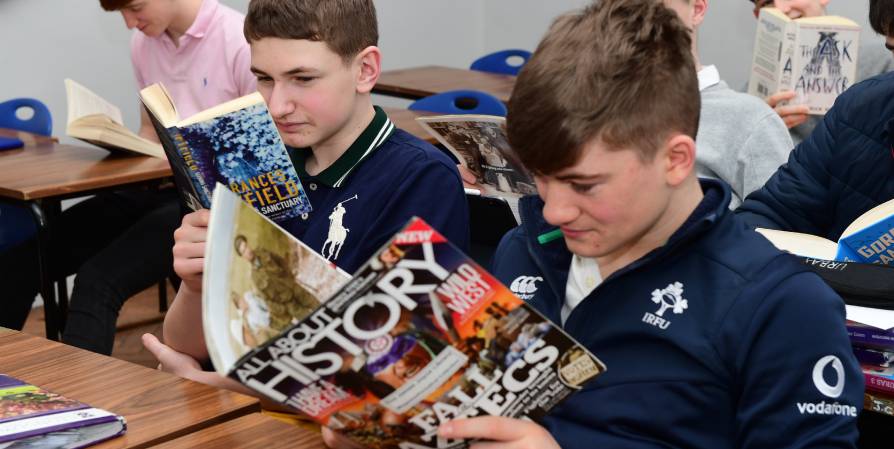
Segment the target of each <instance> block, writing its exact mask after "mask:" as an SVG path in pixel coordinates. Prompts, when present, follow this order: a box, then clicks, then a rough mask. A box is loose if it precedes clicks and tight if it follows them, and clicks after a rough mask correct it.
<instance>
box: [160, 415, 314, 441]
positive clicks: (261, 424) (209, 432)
mask: <svg viewBox="0 0 894 449" xmlns="http://www.w3.org/2000/svg"><path fill="white" fill-rule="evenodd" d="M155 447H156V449H192V448H196V447H200V448H202V449H231V448H240V449H242V448H245V449H252V448H258V449H278V448H283V449H286V448H288V449H292V448H301V449H318V448H319V449H324V448H325V447H326V445H325V444H323V439H322V438H321V437H320V434H319V433H317V432H313V431H310V430H307V429H303V428H301V427H297V426H293V425H289V424H286V423H284V422H282V421H278V420H276V419H274V418H271V417H269V416H266V415H262V414H260V413H252V414H251V415H247V416H242V417H240V418H237V419H234V420H232V421H227V422H225V423H222V424H218V425H216V426H214V427H209V428H207V429H203V430H200V431H198V432H194V433H190V434H188V435H184V436H182V437H180V438H177V439H176V440H171V441H168V442H166V443H164V444H162V445H160V446H155Z"/></svg>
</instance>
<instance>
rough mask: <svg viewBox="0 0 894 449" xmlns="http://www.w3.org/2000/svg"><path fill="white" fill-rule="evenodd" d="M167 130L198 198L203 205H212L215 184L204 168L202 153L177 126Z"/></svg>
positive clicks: (207, 206)
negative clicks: (208, 177)
mask: <svg viewBox="0 0 894 449" xmlns="http://www.w3.org/2000/svg"><path fill="white" fill-rule="evenodd" d="M167 132H168V133H169V134H170V136H171V140H173V142H174V145H175V146H176V148H177V154H178V155H179V156H180V160H182V161H183V163H184V165H185V167H186V172H187V173H188V174H189V178H190V180H191V182H192V186H193V191H194V192H195V194H196V195H198V200H199V201H200V202H201V203H202V207H205V208H209V207H211V189H212V186H213V185H214V184H213V182H211V181H210V180H209V179H207V177H206V175H205V173H204V172H205V171H206V170H203V168H204V167H203V165H204V164H203V163H202V162H203V161H202V159H201V155H200V154H198V152H197V151H196V149H195V148H193V147H192V146H191V145H190V144H189V142H188V141H187V140H186V139H185V138H184V137H183V133H182V132H181V131H180V130H179V129H177V128H174V127H172V128H170V129H168V130H167Z"/></svg>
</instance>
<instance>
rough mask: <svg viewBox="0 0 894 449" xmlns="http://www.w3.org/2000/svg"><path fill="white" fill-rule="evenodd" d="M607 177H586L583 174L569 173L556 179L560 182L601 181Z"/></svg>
mask: <svg viewBox="0 0 894 449" xmlns="http://www.w3.org/2000/svg"><path fill="white" fill-rule="evenodd" d="M606 177H607V175H604V174H601V173H599V174H595V175H585V174H583V173H568V174H564V175H558V176H556V177H555V178H556V179H557V180H559V181H601V180H603V179H605V178H606Z"/></svg>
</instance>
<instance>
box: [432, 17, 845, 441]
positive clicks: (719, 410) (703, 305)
mask: <svg viewBox="0 0 894 449" xmlns="http://www.w3.org/2000/svg"><path fill="white" fill-rule="evenodd" d="M690 39H691V38H690V36H689V32H688V31H687V29H686V28H685V26H684V24H683V23H682V22H681V21H680V20H679V18H678V17H677V15H676V14H675V13H674V12H673V11H671V10H670V9H668V8H667V7H665V6H664V5H662V3H661V2H660V1H658V0H601V1H598V2H596V3H594V4H593V5H591V6H589V7H587V8H586V9H584V10H583V11H581V12H578V13H574V14H569V15H567V16H563V17H561V18H559V19H558V20H557V21H556V22H555V23H554V24H553V26H552V28H551V29H550V31H549V32H548V33H547V35H546V37H545V38H544V39H543V41H542V42H541V43H540V45H539V47H538V49H537V51H536V52H535V53H534V55H533V56H532V58H531V59H530V60H529V61H528V62H527V64H526V65H525V67H524V69H523V70H522V71H521V73H520V74H519V77H518V80H517V82H516V85H515V90H514V92H513V94H512V97H511V99H510V103H509V113H508V115H507V128H508V135H509V140H510V143H511V146H512V148H513V149H514V150H515V151H516V153H517V154H518V156H519V157H520V159H521V161H522V162H523V163H524V164H525V165H526V166H527V167H528V168H529V169H530V170H531V171H532V172H533V173H534V174H535V178H536V181H537V188H538V193H539V197H527V198H525V199H523V201H522V203H521V214H522V225H521V226H520V227H519V228H517V229H515V230H513V231H511V232H510V233H509V234H507V235H506V237H504V239H503V241H502V242H501V244H500V247H499V248H498V250H497V254H496V255H495V258H494V267H493V270H494V274H495V275H496V276H497V277H498V278H499V279H500V280H502V281H503V282H504V283H505V284H506V285H510V286H512V287H514V289H515V290H516V291H517V293H518V294H519V295H520V296H521V297H523V298H524V299H525V300H526V301H527V302H528V303H530V304H531V305H533V306H534V307H536V308H537V309H538V310H539V311H540V312H542V313H543V314H544V315H546V316H547V317H548V318H549V319H551V320H554V321H555V322H557V323H562V326H563V328H564V329H565V331H566V332H568V333H569V334H570V335H572V336H573V337H574V338H576V339H577V340H579V341H580V342H581V343H582V344H584V345H586V346H587V347H588V348H589V349H590V350H591V351H592V352H593V353H594V354H596V355H597V356H598V357H600V358H601V359H602V360H603V361H604V362H605V364H606V366H607V367H608V370H607V371H606V372H605V373H604V374H602V375H600V376H599V377H597V378H596V379H594V381H592V382H591V383H589V384H588V385H585V386H584V387H583V389H582V390H581V391H579V392H577V393H576V394H574V395H572V396H571V397H570V398H569V399H568V400H567V401H566V402H564V403H562V404H560V405H559V406H558V407H557V408H556V409H554V410H553V411H552V413H551V414H550V415H549V416H547V417H546V418H545V420H544V421H543V422H542V425H543V427H541V426H540V425H538V424H535V423H533V422H530V421H519V420H512V419H508V418H500V417H481V418H473V419H469V420H457V421H453V422H450V423H447V424H444V425H442V427H441V428H440V429H439V432H440V434H441V435H442V436H443V437H445V438H478V439H484V440H491V441H493V442H494V444H493V445H488V447H489V448H508V447H512V448H534V447H536V448H550V447H552V448H555V447H559V446H561V447H563V448H566V449H568V448H588V449H589V448H603V447H604V448H615V447H623V448H670V447H674V448H705V449H722V448H805V447H811V448H813V447H823V448H831V447H835V448H851V447H854V443H855V441H856V439H857V431H856V419H857V415H858V413H859V411H860V409H861V408H862V402H863V397H862V394H863V378H862V373H861V372H860V368H859V365H858V363H857V361H856V360H855V358H854V355H853V353H852V352H851V348H850V344H849V341H848V337H847V333H846V331H845V326H844V307H843V304H842V301H841V299H840V298H839V297H838V296H836V295H835V293H834V292H833V291H832V290H830V289H829V288H828V287H827V286H826V285H824V284H823V282H822V281H821V280H820V279H819V278H818V277H817V276H816V275H815V274H813V273H811V272H809V271H808V270H807V269H805V268H803V267H802V266H801V265H800V264H799V263H798V262H797V261H796V260H795V258H793V257H791V256H790V255H787V254H783V253H781V252H780V251H778V250H776V249H775V248H774V247H773V246H772V245H770V243H769V242H767V241H766V240H765V239H764V238H763V237H761V236H759V235H758V234H756V233H754V232H753V231H750V230H749V229H748V228H747V227H746V226H745V224H744V223H743V222H742V221H741V220H739V219H738V218H737V217H736V216H734V215H732V214H731V213H730V212H729V210H728V208H727V205H728V203H729V201H730V191H729V188H728V187H727V186H726V185H724V184H722V183H720V182H717V181H713V180H699V179H698V178H696V176H695V173H694V165H695V141H694V140H693V136H695V135H696V130H697V128H698V120H699V116H698V113H699V92H698V81H697V77H696V73H695V70H694V69H693V67H694V66H693V63H692V57H691V55H690V53H689V50H688V49H689V48H690V44H691V41H690Z"/></svg>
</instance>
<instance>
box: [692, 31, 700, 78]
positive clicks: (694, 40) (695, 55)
mask: <svg viewBox="0 0 894 449" xmlns="http://www.w3.org/2000/svg"><path fill="white" fill-rule="evenodd" d="M692 61H693V62H695V71H696V73H697V72H698V71H699V70H701V69H702V63H701V61H699V60H698V31H693V32H692Z"/></svg>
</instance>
